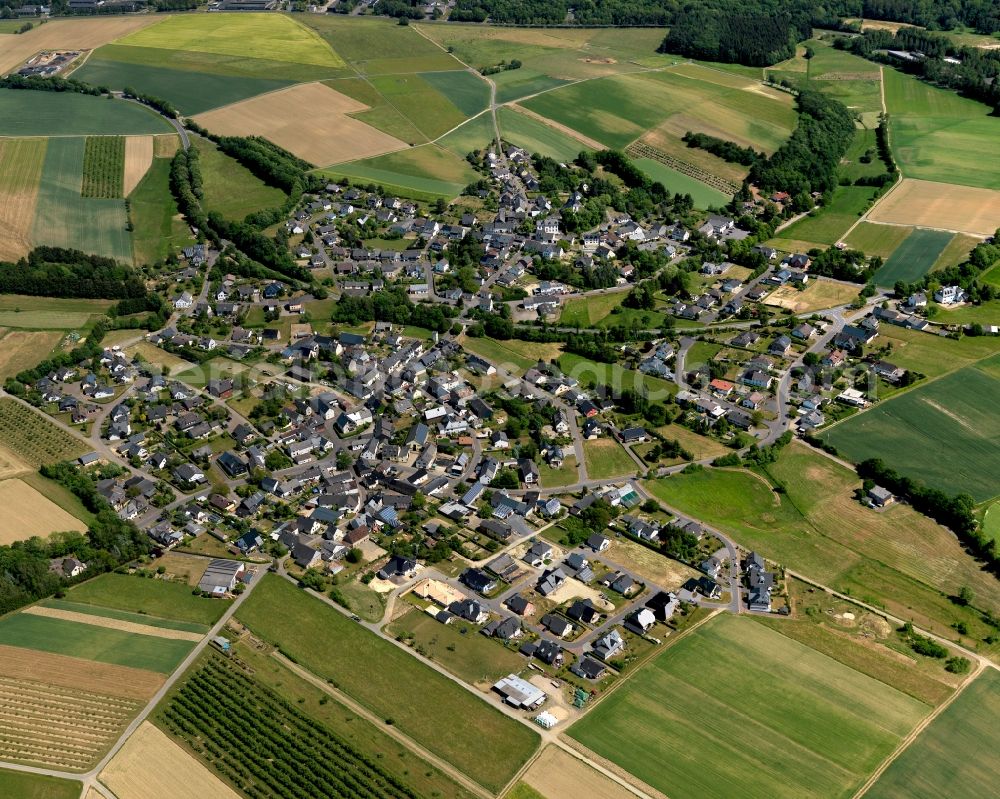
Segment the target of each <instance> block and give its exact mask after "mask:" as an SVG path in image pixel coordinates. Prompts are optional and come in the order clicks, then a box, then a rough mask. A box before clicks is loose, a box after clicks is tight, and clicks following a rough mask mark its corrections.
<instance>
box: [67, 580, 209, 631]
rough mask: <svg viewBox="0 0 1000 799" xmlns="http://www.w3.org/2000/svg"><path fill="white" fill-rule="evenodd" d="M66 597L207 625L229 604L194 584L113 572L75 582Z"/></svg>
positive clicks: (86, 602)
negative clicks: (199, 591)
mask: <svg viewBox="0 0 1000 799" xmlns="http://www.w3.org/2000/svg"><path fill="white" fill-rule="evenodd" d="M66 598H67V599H68V600H70V601H72V602H79V603H83V604H85V605H96V606H97V607H102V608H111V609H113V610H124V611H127V612H130V613H137V614H140V615H149V616H155V617H158V618H161V619H176V620H177V621H185V622H194V623H196V624H203V625H206V626H211V625H212V624H215V622H216V621H218V620H219V617H220V616H221V615H222V614H223V613H225V611H226V608H227V607H229V603H228V602H225V601H221V600H218V599H206V598H205V597H200V596H194V594H192V593H191V586H189V585H186V584H183V583H174V582H169V581H166V580H150V579H148V578H143V577H134V576H131V575H127V574H113V573H111V574H102V575H101V576H100V577H95V578H94V579H93V580H87V581H86V582H84V583H80V584H79V585H76V586H74V587H73V588H71V589H70V590H69V591H67V592H66Z"/></svg>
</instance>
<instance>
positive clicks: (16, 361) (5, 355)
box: [0, 232, 62, 380]
mask: <svg viewBox="0 0 1000 799" xmlns="http://www.w3.org/2000/svg"><path fill="white" fill-rule="evenodd" d="M2 235H3V234H2V232H0V236H2ZM0 257H2V256H0ZM61 338H62V334H61V333H57V332H55V331H54V330H17V331H13V332H10V333H7V335H5V336H4V337H3V344H2V345H0V380H6V379H7V378H8V377H13V376H14V375H16V374H17V373H18V372H21V371H23V370H25V369H28V368H30V367H33V366H35V364H37V363H38V361H39V360H40V359H41V357H42V355H43V354H44V353H47V352H49V351H50V350H51V349H52V348H53V347H55V345H56V344H58V343H59V339H61Z"/></svg>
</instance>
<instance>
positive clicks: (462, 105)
mask: <svg viewBox="0 0 1000 799" xmlns="http://www.w3.org/2000/svg"><path fill="white" fill-rule="evenodd" d="M421 77H422V78H423V79H424V80H425V81H427V82H428V83H429V84H430V85H431V86H433V87H434V88H435V89H437V90H438V91H439V92H441V94H443V95H444V96H445V97H447V98H448V99H449V100H451V102H452V103H454V104H455V106H456V107H457V108H458V110H459V111H461V112H462V113H463V114H464V115H465V116H467V117H471V116H475V115H476V114H478V113H479V112H480V111H482V110H483V109H484V108H486V106H487V105H489V102H490V87H489V86H488V85H487V83H486V81H484V80H481V79H480V78H477V77H476V76H475V75H473V74H472V73H470V72H455V71H450V72H425V73H423V75H421Z"/></svg>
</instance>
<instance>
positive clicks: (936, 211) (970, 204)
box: [868, 178, 1000, 236]
mask: <svg viewBox="0 0 1000 799" xmlns="http://www.w3.org/2000/svg"><path fill="white" fill-rule="evenodd" d="M868 218H869V219H870V220H871V221H872V222H884V223H888V224H895V225H914V226H916V227H926V228H936V229H939V230H952V231H955V232H958V233H971V234H972V235H976V236H992V235H993V233H994V232H995V231H996V229H997V228H998V227H1000V191H994V190H992V189H980V188H975V187H972V186H956V185H953V184H951V183H935V182H934V181H930V180H914V179H911V178H907V179H905V180H904V181H903V182H902V183H901V184H900V185H899V186H898V187H897V188H896V189H893V190H892V191H891V192H889V193H888V194H886V195H885V197H884V198H883V199H882V200H881V202H879V203H878V205H876V206H875V207H874V208H873V209H872V210H871V213H869V215H868Z"/></svg>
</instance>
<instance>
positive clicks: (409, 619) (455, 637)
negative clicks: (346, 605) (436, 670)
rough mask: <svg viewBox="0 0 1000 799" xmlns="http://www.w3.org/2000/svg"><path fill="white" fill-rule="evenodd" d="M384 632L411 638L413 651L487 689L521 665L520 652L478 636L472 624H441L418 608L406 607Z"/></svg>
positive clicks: (522, 661) (520, 667) (518, 668)
mask: <svg viewBox="0 0 1000 799" xmlns="http://www.w3.org/2000/svg"><path fill="white" fill-rule="evenodd" d="M386 632H387V633H389V634H390V635H392V636H396V637H399V636H400V635H405V636H406V637H407V638H409V639H412V646H413V648H414V649H415V650H416V651H417V652H419V653H420V654H422V655H424V656H426V657H429V658H430V659H431V660H434V661H436V662H437V663H440V664H441V665H442V666H444V667H445V668H446V669H447V670H448V671H450V672H451V673H452V674H454V675H455V676H456V677H458V678H459V679H461V680H463V681H464V682H467V683H469V684H470V685H476V686H479V687H480V688H488V687H489V686H491V685H492V684H493V683H495V682H496V681H497V680H499V679H500V678H501V677H504V676H506V675H508V674H510V673H512V672H514V673H516V672H518V671H520V670H521V669H522V668H524V660H523V659H522V658H521V656H520V655H518V654H517V653H516V652H514V651H512V650H510V649H507V648H506V647H504V646H501V645H500V643H499V642H498V641H494V640H491V639H489V638H486V637H485V636H483V635H479V634H478V633H479V631H478V630H477V629H476V627H474V626H472V625H469V624H464V623H463V622H460V621H456V622H453V623H452V624H442V623H441V622H439V621H438V620H437V619H435V618H434V617H433V616H431V615H430V614H429V613H425V612H424V611H422V610H420V609H419V608H413V609H412V610H408V611H407V612H406V613H404V614H403V615H402V616H400V617H399V618H398V619H396V620H395V621H393V622H392V623H391V624H389V625H387V626H386Z"/></svg>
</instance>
